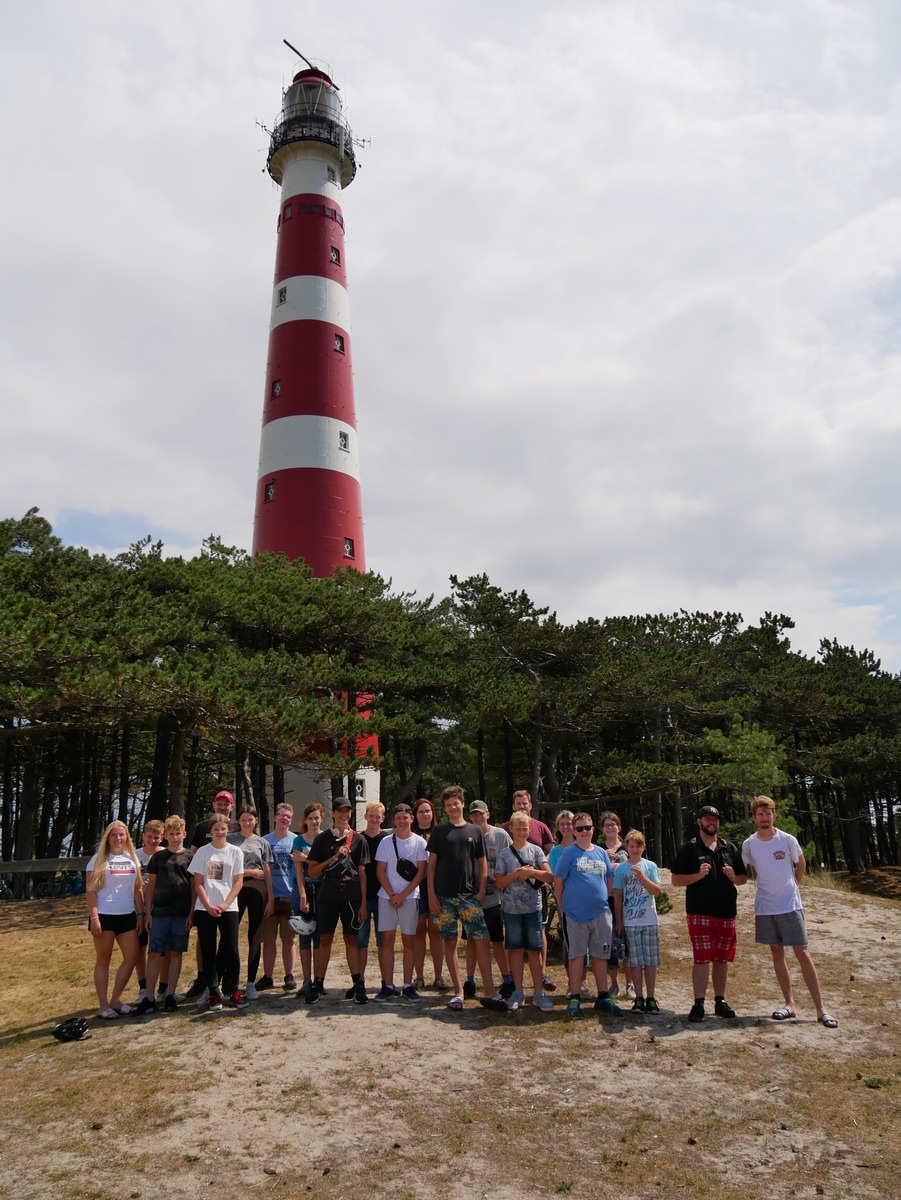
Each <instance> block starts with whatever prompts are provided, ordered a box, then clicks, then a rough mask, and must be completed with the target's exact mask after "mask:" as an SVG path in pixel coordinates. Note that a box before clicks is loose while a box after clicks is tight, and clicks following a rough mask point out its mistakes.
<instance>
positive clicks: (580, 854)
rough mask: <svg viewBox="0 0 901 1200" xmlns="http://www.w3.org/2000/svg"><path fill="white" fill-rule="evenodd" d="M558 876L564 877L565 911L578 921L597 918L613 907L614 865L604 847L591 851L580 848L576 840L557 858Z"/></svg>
mask: <svg viewBox="0 0 901 1200" xmlns="http://www.w3.org/2000/svg"><path fill="white" fill-rule="evenodd" d="M554 876H555V877H556V878H557V879H562V880H563V911H564V912H565V913H566V915H567V916H568V917H572V919H573V920H574V921H582V922H583V923H584V922H588V921H593V920H594V919H595V917H599V916H600V915H601V913H602V912H604V911H605V910H608V909H609V905H608V903H607V897H608V887H609V885H610V884H612V882H613V867H612V866H611V865H610V859H609V858H608V857H607V851H606V850H602V849H601V847H600V846H589V847H588V849H587V850H580V849H579V847H578V845H577V844H576V843H573V845H572V846H567V847H566V849H565V850H564V851H563V853H562V854H561V855H560V857H559V858H558V859H557V866H556V867H555V868H554Z"/></svg>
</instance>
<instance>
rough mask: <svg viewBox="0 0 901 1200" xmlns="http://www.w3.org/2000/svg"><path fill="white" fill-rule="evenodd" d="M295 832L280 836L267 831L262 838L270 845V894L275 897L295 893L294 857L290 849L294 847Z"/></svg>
mask: <svg viewBox="0 0 901 1200" xmlns="http://www.w3.org/2000/svg"><path fill="white" fill-rule="evenodd" d="M294 838H295V834H293V833H289V834H288V835H287V836H286V837H283V838H280V837H278V836H277V835H276V834H274V833H267V834H266V835H265V837H264V838H263V841H264V842H268V843H269V845H270V846H271V847H272V864H271V866H270V868H269V870H270V871H271V872H272V895H273V896H274V897H275V898H276V900H277V899H278V898H279V897H283V896H290V895H291V893H292V892H295V894H296V888H297V876H296V874H295V872H294V859H293V858H292V857H291V851H292V850H293V849H294Z"/></svg>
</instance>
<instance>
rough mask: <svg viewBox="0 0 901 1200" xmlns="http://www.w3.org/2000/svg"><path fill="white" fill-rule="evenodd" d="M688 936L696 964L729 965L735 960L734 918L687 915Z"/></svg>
mask: <svg viewBox="0 0 901 1200" xmlns="http://www.w3.org/2000/svg"><path fill="white" fill-rule="evenodd" d="M686 917H687V919H688V936H689V937H690V938H691V948H692V950H693V951H694V961H695V962H696V963H709V962H723V963H730V962H732V961H733V959H734V958H735V917H702V916H700V915H699V914H697V913H687V914H686Z"/></svg>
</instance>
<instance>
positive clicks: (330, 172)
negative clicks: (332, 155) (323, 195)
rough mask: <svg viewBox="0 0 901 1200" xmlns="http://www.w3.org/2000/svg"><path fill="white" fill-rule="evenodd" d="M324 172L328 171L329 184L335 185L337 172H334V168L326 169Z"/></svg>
mask: <svg viewBox="0 0 901 1200" xmlns="http://www.w3.org/2000/svg"><path fill="white" fill-rule="evenodd" d="M326 170H327V171H328V181H329V183H337V182H338V172H337V171H336V170H335V168H334V167H327V168H326Z"/></svg>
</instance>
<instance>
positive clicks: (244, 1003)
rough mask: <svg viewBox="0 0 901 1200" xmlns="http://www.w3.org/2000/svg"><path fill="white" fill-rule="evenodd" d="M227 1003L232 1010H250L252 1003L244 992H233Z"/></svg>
mask: <svg viewBox="0 0 901 1200" xmlns="http://www.w3.org/2000/svg"><path fill="white" fill-rule="evenodd" d="M227 1003H228V1004H229V1006H230V1007H231V1008H250V1001H249V1000H248V999H247V997H246V996H245V995H244V993H243V992H232V994H231V995H230V996H229V998H228V1001H227Z"/></svg>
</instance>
